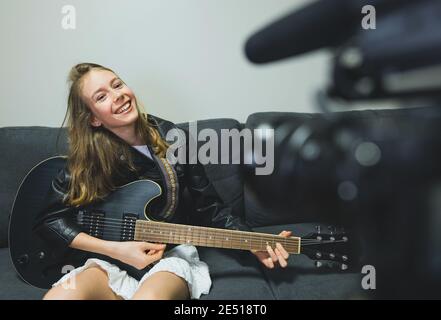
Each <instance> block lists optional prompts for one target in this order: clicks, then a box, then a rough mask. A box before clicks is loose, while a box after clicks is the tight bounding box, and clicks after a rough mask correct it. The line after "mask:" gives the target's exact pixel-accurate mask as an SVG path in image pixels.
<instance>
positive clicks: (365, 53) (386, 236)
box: [244, 0, 441, 298]
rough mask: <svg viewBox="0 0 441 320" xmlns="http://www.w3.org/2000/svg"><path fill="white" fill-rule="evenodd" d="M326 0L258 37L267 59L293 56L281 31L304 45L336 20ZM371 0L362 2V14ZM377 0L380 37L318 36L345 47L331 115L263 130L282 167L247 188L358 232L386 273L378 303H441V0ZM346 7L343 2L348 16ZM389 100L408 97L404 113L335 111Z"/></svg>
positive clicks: (365, 256)
mask: <svg viewBox="0 0 441 320" xmlns="http://www.w3.org/2000/svg"><path fill="white" fill-rule="evenodd" d="M324 1H328V0H324ZM324 1H318V2H315V3H313V4H312V5H310V6H309V7H305V8H304V9H302V10H300V11H299V12H295V13H293V14H290V15H288V16H287V17H284V18H283V19H282V20H279V21H276V22H275V23H273V24H272V25H270V26H269V27H268V28H267V29H264V30H263V31H261V32H260V33H258V34H256V35H254V36H253V37H252V38H251V39H254V40H253V41H254V42H256V41H255V39H256V37H259V35H263V36H264V37H263V36H262V39H267V43H266V46H263V45H262V48H265V50H267V51H266V55H267V56H271V54H272V53H271V44H272V43H273V42H274V43H273V44H274V46H273V48H274V53H273V55H272V56H274V57H287V56H289V55H288V54H287V52H281V51H283V50H287V48H286V47H283V46H282V47H280V46H278V45H277V44H278V43H279V42H280V41H281V39H283V34H280V32H285V35H286V37H287V38H285V40H286V41H289V39H290V37H291V41H292V37H293V36H294V35H295V32H294V31H293V30H295V29H296V28H298V25H299V24H301V27H302V28H301V29H302V31H303V32H304V31H305V30H306V29H305V20H306V19H305V17H306V15H308V17H311V16H313V13H314V12H316V13H317V14H322V15H323V14H324V12H325V10H324V8H325V4H324V3H325V2H324ZM371 2H372V1H356V3H357V5H358V6H359V8H360V9H361V8H362V6H363V5H364V4H367V3H371ZM373 2H375V4H376V5H378V8H379V9H380V10H379V11H381V10H383V12H382V14H381V15H380V16H379V18H378V23H377V27H376V29H375V30H361V29H360V27H359V26H357V27H354V28H353V29H354V31H353V32H352V33H348V34H347V37H346V38H344V39H343V38H342V37H340V38H339V39H334V40H333V41H331V40H329V39H319V40H318V41H317V43H320V44H326V45H327V44H329V43H332V44H333V45H332V49H333V52H334V59H333V63H334V65H333V71H332V75H331V76H332V77H331V79H332V80H331V84H330V85H329V87H328V88H327V91H326V99H325V100H323V99H322V100H320V101H321V103H320V106H321V109H322V111H324V112H322V113H319V114H317V115H315V116H314V117H312V118H311V119H305V121H301V122H299V121H294V120H293V119H289V118H287V117H286V116H283V117H280V118H274V119H272V120H271V121H270V122H269V123H264V124H262V125H265V126H266V127H270V128H274V130H275V136H274V146H275V150H274V160H275V161H274V172H273V174H272V175H270V176H256V175H254V174H253V172H254V169H255V167H256V166H257V165H256V164H255V163H254V164H251V165H245V166H244V174H245V181H246V183H247V185H248V187H249V188H250V189H251V190H253V191H254V192H255V193H256V194H257V196H258V198H259V199H261V201H262V203H263V204H264V205H265V206H266V207H268V208H269V209H271V210H274V211H275V212H278V213H279V214H282V215H283V214H285V215H288V214H290V213H291V214H292V212H293V211H294V210H295V209H296V208H314V209H313V210H311V212H310V215H309V217H308V216H307V215H305V216H304V218H303V219H308V218H310V219H311V220H310V221H320V222H324V223H330V224H337V225H341V226H343V227H345V228H346V229H347V230H349V233H350V234H352V239H356V241H355V243H354V246H353V248H352V249H353V252H354V253H355V256H356V261H357V266H358V267H361V266H364V265H371V266H374V267H375V269H376V274H377V284H378V286H377V290H375V292H374V296H373V297H374V298H441V290H440V289H441V235H439V234H441V126H440V125H439V124H440V123H441V99H440V97H441V72H436V71H440V70H441V69H440V70H438V67H439V66H441V45H440V43H441V22H440V21H439V19H437V18H436V17H437V14H436V13H437V12H441V3H439V2H437V1H432V0H423V1H410V0H408V1H406V0H402V1H399V0H396V1H391V2H389V3H388V5H384V6H382V5H383V4H386V2H384V1H380V0H378V1H373ZM345 3H346V1H343V0H342V1H334V4H335V5H337V4H340V5H341V9H342V10H343V9H344V6H345ZM346 5H348V3H346ZM352 5H353V3H352ZM320 6H323V7H320ZM326 6H330V4H329V2H327V4H326ZM326 8H328V7H326ZM351 8H353V7H351ZM319 9H320V10H319ZM334 9H335V8H334ZM386 9H387V10H386ZM360 12H361V10H360ZM337 13H338V11H335V14H336V15H337ZM338 14H340V13H338ZM299 21H300V22H299ZM325 21H326V20H325ZM344 21H346V22H347V23H349V22H350V21H352V20H351V19H349V18H348V19H346V20H344ZM331 22H332V21H331ZM317 23H318V22H317ZM335 23H336V24H338V23H339V22H338V21H336V22H335ZM281 25H282V26H283V27H281ZM311 30H314V29H311ZM429 31H430V32H429ZM271 32H273V33H271ZM272 34H273V35H274V36H273V37H271V35H272ZM303 36H304V37H307V36H308V35H307V34H304V35H303ZM262 39H260V40H261V41H260V43H263V42H264V41H262ZM272 39H273V40H274V41H273V42H272ZM337 40H338V41H337ZM251 47H253V46H250V45H248V46H247V48H248V49H249V48H251ZM253 48H254V49H255V48H256V46H254V47H253ZM288 49H290V50H291V51H293V52H294V51H295V50H293V48H288ZM312 49H316V48H312ZM255 50H257V51H258V49H255ZM306 51H307V50H305V49H304V48H302V50H299V52H300V53H304V52H306ZM248 55H249V56H250V55H251V56H252V54H250V53H248ZM265 62H268V61H265ZM384 98H395V99H399V101H401V104H402V106H403V107H402V108H397V109H395V110H381V111H379V112H375V111H362V112H331V111H330V107H329V104H328V102H329V101H330V100H332V101H334V102H335V101H338V102H341V101H345V103H347V102H348V101H355V100H369V101H375V100H377V99H384ZM406 105H419V106H423V107H419V108H404V106H406ZM359 270H361V269H359Z"/></svg>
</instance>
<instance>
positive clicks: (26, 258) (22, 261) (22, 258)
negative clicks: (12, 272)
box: [17, 254, 29, 265]
mask: <svg viewBox="0 0 441 320" xmlns="http://www.w3.org/2000/svg"><path fill="white" fill-rule="evenodd" d="M17 262H18V264H20V265H25V264H27V263H28V262H29V255H27V254H22V255H21V256H20V257H18V259H17Z"/></svg>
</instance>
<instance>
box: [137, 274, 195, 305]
mask: <svg viewBox="0 0 441 320" xmlns="http://www.w3.org/2000/svg"><path fill="white" fill-rule="evenodd" d="M189 297H190V293H189V289H188V284H187V282H186V281H185V280H184V279H183V278H181V277H178V276H177V275H175V274H173V273H170V272H157V273H155V274H153V275H152V276H150V277H149V278H147V279H146V280H145V281H144V283H143V284H142V285H141V286H140V287H139V289H138V291H136V293H135V294H134V295H133V297H132V299H133V300H184V299H189Z"/></svg>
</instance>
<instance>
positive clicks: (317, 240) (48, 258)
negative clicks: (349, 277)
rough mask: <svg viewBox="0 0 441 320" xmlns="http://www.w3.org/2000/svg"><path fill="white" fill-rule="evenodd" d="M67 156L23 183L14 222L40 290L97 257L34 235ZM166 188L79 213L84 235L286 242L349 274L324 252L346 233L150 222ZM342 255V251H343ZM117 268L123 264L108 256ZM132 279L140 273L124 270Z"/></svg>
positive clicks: (217, 243)
mask: <svg viewBox="0 0 441 320" xmlns="http://www.w3.org/2000/svg"><path fill="white" fill-rule="evenodd" d="M65 163H66V158H65V157H53V158H49V159H47V160H44V161H42V162H41V163H39V164H38V165H37V166H35V167H34V168H33V169H32V170H31V171H30V172H29V173H28V174H27V175H26V177H25V178H24V179H23V181H22V183H21V185H20V187H19V190H18V192H17V195H16V198H15V201H14V205H13V208H12V213H11V217H10V223H9V248H10V254H11V259H12V263H13V265H14V267H15V269H16V271H17V273H18V274H19V275H20V276H21V278H22V279H23V280H24V281H25V282H27V283H29V284H31V285H33V286H36V287H39V288H50V286H51V284H53V283H54V282H56V281H57V280H58V279H59V278H61V276H63V273H65V271H64V270H66V266H71V267H78V266H80V265H82V264H84V262H85V261H86V259H87V258H90V257H102V256H99V255H96V254H92V253H88V252H84V251H81V250H75V249H70V248H68V249H67V250H56V249H55V248H54V247H53V245H51V243H50V242H49V241H48V240H45V239H42V238H41V237H40V236H39V235H38V234H37V233H36V232H35V231H34V230H33V227H34V225H35V221H36V219H37V216H38V214H39V212H40V211H41V210H42V209H43V208H44V206H45V203H44V200H45V196H46V194H47V191H48V187H49V186H50V184H51V183H52V179H53V178H54V177H55V176H56V174H57V172H58V171H59V170H60V169H61V168H63V167H65ZM161 192H162V191H161V188H160V186H159V185H158V184H157V183H155V182H153V181H151V180H138V181H134V182H131V183H129V184H126V185H124V186H122V187H120V188H118V189H117V190H116V191H114V192H113V193H111V194H110V195H109V196H108V197H106V199H105V200H104V201H101V202H99V203H96V204H93V205H90V206H88V207H85V208H82V209H80V210H78V213H76V217H74V218H76V220H77V222H78V224H79V225H81V226H82V227H83V231H84V232H86V233H88V234H90V235H92V236H94V237H98V238H101V239H105V240H113V241H148V242H157V243H170V244H185V243H187V244H192V245H195V246H203V247H215V248H228V249H240V250H263V251H266V249H265V248H266V246H267V245H268V244H269V245H271V246H272V247H274V246H275V243H276V242H280V243H281V244H282V245H283V246H284V248H285V249H286V250H287V251H288V252H289V253H290V254H305V255H307V256H308V257H309V258H310V259H312V260H315V261H316V266H325V265H326V266H330V267H337V268H338V269H340V270H346V269H347V267H348V257H347V256H346V255H344V254H341V253H337V252H329V250H327V251H326V252H323V251H322V250H321V249H323V248H326V249H332V250H334V248H333V247H334V245H337V244H338V245H341V244H342V243H343V244H344V243H347V241H348V239H347V237H346V235H345V234H344V233H343V232H340V231H338V230H334V232H332V233H331V234H324V233H321V232H318V233H312V234H309V235H308V236H306V237H302V238H300V237H290V238H284V237H280V236H277V235H272V234H265V233H257V232H245V231H235V230H234V231H233V230H226V229H216V228H208V227H200V226H190V225H182V224H173V223H165V222H159V221H153V220H151V219H149V215H148V207H149V203H150V202H152V201H153V200H154V199H155V198H157V197H159V196H160V195H161ZM339 252H341V251H339ZM105 259H106V260H108V261H109V260H110V261H112V262H114V263H117V264H119V265H121V264H122V263H121V262H119V261H116V260H113V259H109V258H108V257H105ZM124 266H125V268H126V270H128V272H129V274H131V272H132V273H136V272H137V271H139V270H136V269H135V268H133V267H131V266H128V265H124Z"/></svg>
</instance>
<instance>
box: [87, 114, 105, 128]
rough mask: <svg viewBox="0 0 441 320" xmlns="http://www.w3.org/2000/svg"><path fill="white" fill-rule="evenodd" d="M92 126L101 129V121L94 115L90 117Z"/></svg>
mask: <svg viewBox="0 0 441 320" xmlns="http://www.w3.org/2000/svg"><path fill="white" fill-rule="evenodd" d="M90 124H91V125H92V126H94V127H101V124H102V123H101V121H100V120H98V118H97V117H95V116H94V115H91V117H90Z"/></svg>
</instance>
